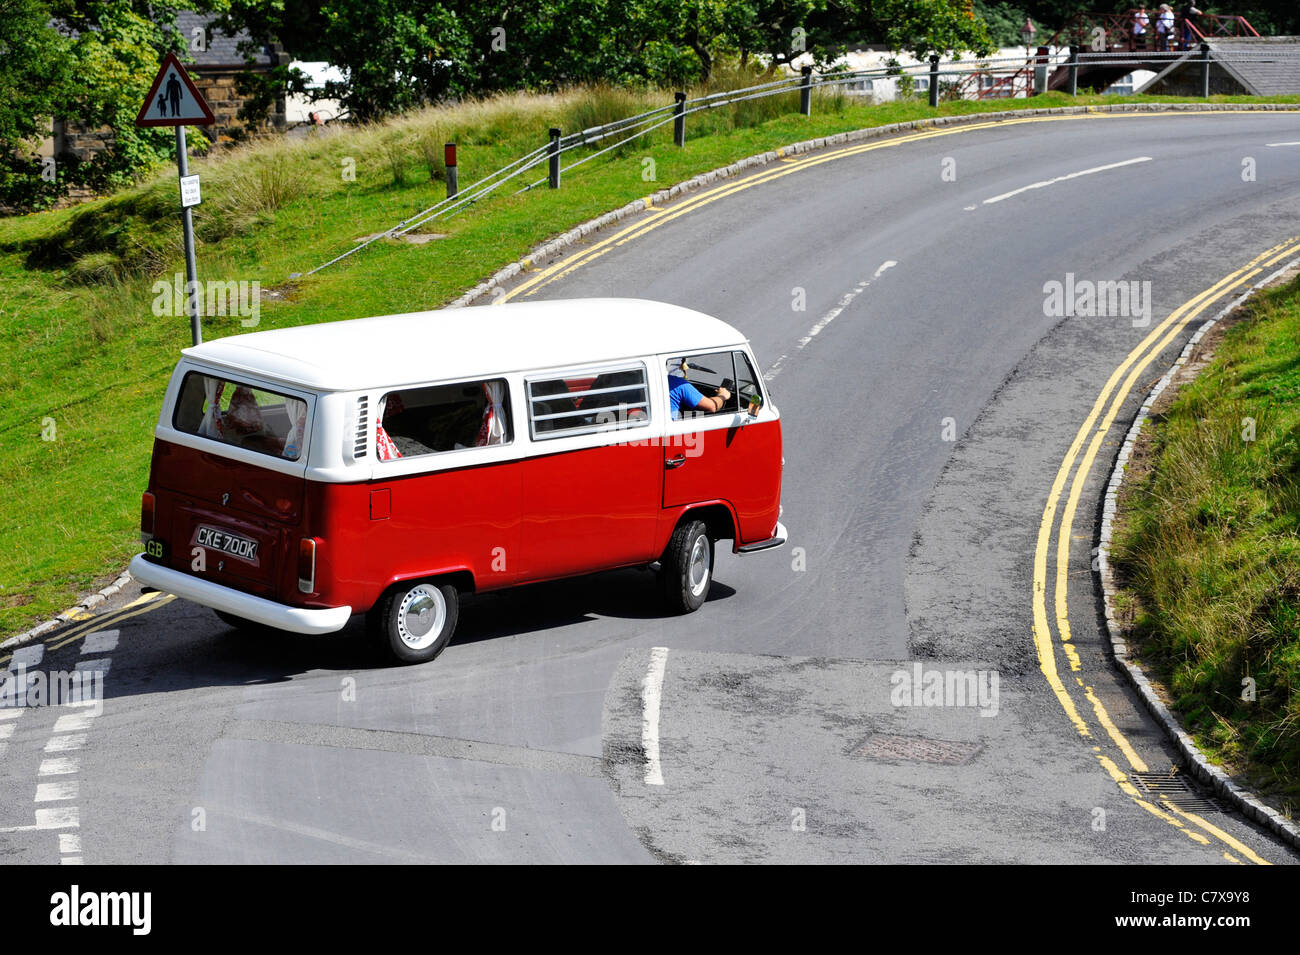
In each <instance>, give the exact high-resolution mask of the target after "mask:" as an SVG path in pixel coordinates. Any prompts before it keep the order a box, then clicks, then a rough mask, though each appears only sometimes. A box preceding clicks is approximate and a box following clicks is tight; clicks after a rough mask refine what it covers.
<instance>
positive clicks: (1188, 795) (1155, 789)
mask: <svg viewBox="0 0 1300 955" xmlns="http://www.w3.org/2000/svg"><path fill="white" fill-rule="evenodd" d="M1132 775H1133V778H1134V779H1135V780H1136V781H1137V784H1138V788H1139V789H1140V790H1142V792H1144V793H1146V794H1147V795H1149V796H1154V797H1155V798H1156V799H1158V800H1163V801H1164V802H1167V803H1169V805H1171V806H1173V807H1175V808H1176V809H1182V810H1183V811H1185V812H1219V807H1218V806H1217V805H1216V804H1215V803H1213V802H1211V801H1210V800H1209V799H1207V798H1206V797H1204V796H1202V795H1201V794H1200V793H1198V792H1196V791H1195V790H1194V789H1192V787H1191V786H1189V785H1188V784H1187V777H1186V776H1184V775H1183V774H1182V773H1180V772H1179V771H1178V769H1177V768H1176V767H1175V768H1174V769H1171V770H1169V771H1168V772H1165V773H1159V772H1155V773H1133V774H1132Z"/></svg>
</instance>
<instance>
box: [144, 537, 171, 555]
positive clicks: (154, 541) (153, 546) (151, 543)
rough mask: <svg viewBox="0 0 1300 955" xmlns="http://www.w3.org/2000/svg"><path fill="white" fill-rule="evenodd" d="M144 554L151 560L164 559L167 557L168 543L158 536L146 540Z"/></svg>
mask: <svg viewBox="0 0 1300 955" xmlns="http://www.w3.org/2000/svg"><path fill="white" fill-rule="evenodd" d="M144 554H145V556H146V557H148V558H149V559H150V560H163V559H165V558H166V557H167V545H166V544H165V543H163V542H162V541H160V540H159V539H158V538H156V537H151V538H149V540H147V541H145V545H144Z"/></svg>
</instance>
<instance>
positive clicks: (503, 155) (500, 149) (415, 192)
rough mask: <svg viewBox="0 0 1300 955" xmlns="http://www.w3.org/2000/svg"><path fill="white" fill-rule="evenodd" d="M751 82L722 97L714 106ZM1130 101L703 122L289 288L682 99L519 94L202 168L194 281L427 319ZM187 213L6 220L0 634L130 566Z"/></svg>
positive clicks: (758, 111)
mask: <svg viewBox="0 0 1300 955" xmlns="http://www.w3.org/2000/svg"><path fill="white" fill-rule="evenodd" d="M744 82H747V80H745V79H744V78H741V77H730V78H727V77H724V78H722V79H721V80H720V81H719V82H718V83H715V87H716V86H718V85H726V84H728V83H730V84H732V85H738V84H742V83H744ZM1225 99H1229V98H1225ZM1225 99H1220V100H1219V101H1225ZM1230 99H1231V100H1232V101H1243V102H1249V101H1251V100H1250V99H1249V98H1247V97H1238V98H1230ZM1134 100H1138V101H1154V100H1152V99H1151V98H1149V97H1135V98H1128V99H1126V100H1120V99H1117V98H1115V97H1107V96H1095V95H1089V96H1080V97H1078V98H1077V99H1074V100H1071V99H1070V98H1069V97H1067V96H1065V95H1064V94H1060V93H1053V94H1048V95H1046V96H1042V97H1038V98H1036V99H1034V100H1014V101H1000V102H987V103H977V102H970V101H962V102H952V103H945V104H943V105H942V106H941V107H940V108H939V109H937V110H932V109H930V108H929V107H928V106H927V105H926V104H925V103H924V102H919V101H911V102H898V103H889V104H881V105H877V106H871V105H863V104H860V103H856V102H853V101H852V100H851V98H849V97H845V96H833V95H826V96H822V95H818V96H817V97H816V99H815V103H814V107H813V115H812V116H811V117H804V116H800V115H798V114H797V113H796V112H794V110H795V107H796V104H797V100H795V99H794V97H793V96H791V95H785V96H781V97H772V98H769V99H767V100H760V101H755V102H752V103H748V104H745V105H743V106H738V107H736V108H720V109H715V110H710V111H708V112H705V113H701V114H696V115H692V116H691V117H689V118H688V121H687V143H686V146H685V147H684V148H680V149H679V148H676V147H674V146H673V145H672V133H671V127H670V126H667V127H664V128H661V129H659V130H657V131H655V133H653V134H652V135H650V136H648V137H646V138H644V139H643V140H638V141H637V142H635V143H633V144H629V145H628V146H626V147H624V148H622V149H619V150H617V151H614V152H612V153H610V154H608V155H606V156H603V157H601V158H599V159H596V160H593V161H592V162H590V163H587V164H586V165H584V166H582V167H581V168H580V169H578V170H575V171H573V172H572V173H570V174H566V177H565V181H564V186H563V188H561V189H559V190H548V189H546V188H541V189H537V190H533V191H532V192H529V193H526V194H524V195H520V196H515V197H511V196H509V195H508V194H507V192H508V190H505V189H503V190H501V194H499V195H494V197H492V198H490V199H488V200H485V201H484V202H481V203H479V204H477V205H475V206H474V207H472V208H470V209H469V210H467V211H465V212H463V213H461V214H459V215H457V216H455V217H454V218H452V219H450V220H445V221H439V222H436V223H433V224H431V225H430V226H429V229H430V230H431V231H437V232H441V233H446V234H447V237H446V238H445V239H440V240H436V241H433V242H430V243H427V244H424V245H412V244H409V243H405V242H396V241H387V240H385V241H381V242H377V243H375V244H374V245H372V246H371V247H369V248H367V249H365V250H364V251H362V252H360V253H358V254H356V255H354V256H352V257H351V258H349V259H347V260H345V261H344V262H342V263H339V264H338V265H336V266H333V267H331V268H330V269H328V270H326V271H324V272H322V273H320V274H318V275H316V276H312V277H310V278H306V279H301V280H296V281H293V282H290V281H289V280H288V278H287V277H288V276H289V274H290V273H294V272H306V271H307V270H308V269H310V268H312V267H314V266H316V265H318V264H320V263H322V262H324V261H326V260H327V259H329V258H332V257H333V256H334V255H336V254H338V253H340V252H342V251H344V250H346V249H348V248H350V247H351V246H352V245H353V244H354V241H355V240H356V239H357V238H359V237H361V236H364V235H369V234H373V233H376V232H381V231H384V230H386V229H388V228H390V227H392V226H393V225H394V224H396V223H397V222H398V221H400V220H402V219H404V218H406V217H408V216H410V215H412V214H413V213H415V212H417V211H418V210H420V209H422V208H424V207H426V206H429V205H431V204H433V203H434V202H435V201H437V200H438V199H439V198H441V197H442V196H443V195H445V186H444V185H443V182H442V181H441V180H442V177H443V176H445V171H444V170H443V169H442V164H441V144H442V143H443V142H444V141H451V140H454V141H456V142H457V143H458V144H459V146H460V181H461V183H462V185H468V184H469V183H472V182H473V181H474V180H475V179H477V178H479V177H481V176H483V175H485V174H487V173H488V172H491V171H492V170H494V169H497V168H499V167H500V166H503V165H505V164H506V163H508V162H510V161H511V160H513V159H514V158H515V157H517V156H519V155H521V154H523V153H526V152H528V151H530V150H532V149H533V148H535V147H536V146H538V145H540V144H542V143H544V142H545V141H546V130H547V128H548V127H550V126H559V127H560V128H562V129H564V130H565V131H574V130H578V129H582V128H587V127H589V126H591V125H594V124H596V123H600V122H604V121H608V120H610V119H614V118H618V117H621V116H624V115H627V114H629V113H633V112H638V111H640V110H643V109H646V108H649V107H651V106H658V105H661V104H663V103H666V102H671V96H670V94H667V93H664V92H661V91H630V90H623V89H615V88H611V87H597V88H594V89H579V90H572V91H568V92H564V93H560V94H555V95H546V96H541V95H523V94H515V95H508V96H501V97H496V98H493V99H491V100H486V101H482V102H470V103H466V104H462V105H460V106H456V107H453V108H449V109H430V110H425V111H422V112H420V113H416V114H412V115H410V116H407V117H403V118H400V119H398V120H395V121H393V122H390V123H387V124H383V125H376V126H370V127H362V128H343V129H339V130H328V131H325V132H323V133H320V134H318V135H315V136H312V137H310V138H307V139H305V140H286V139H270V140H267V141H263V142H258V143H253V144H251V145H249V146H245V147H239V148H237V149H235V150H233V151H230V152H227V153H223V154H220V155H216V156H213V157H211V158H207V159H199V160H196V161H194V162H192V163H191V172H198V173H200V174H201V175H202V177H203V196H204V202H203V205H201V206H200V207H198V209H196V210H195V229H196V232H197V235H198V240H199V244H198V266H199V278H200V280H201V281H210V280H221V281H240V280H244V281H249V282H251V281H253V280H257V281H259V282H260V283H261V284H262V287H263V288H264V289H275V290H276V291H277V292H278V293H279V295H278V297H277V298H275V299H274V300H267V301H264V302H263V303H262V310H261V324H260V326H259V327H260V328H277V327H283V326H290V325H300V324H308V323H312V322H321V321H336V320H339V319H348V318H357V317H361V316H365V315H378V314H385V313H392V312H404V311H414V310H419V309H428V308H435V307H438V306H439V305H442V304H445V303H446V302H447V301H449V300H451V299H452V298H455V297H456V296H458V295H459V294H461V293H462V292H463V291H464V290H465V289H467V288H469V287H471V286H473V285H475V284H477V283H478V282H479V281H481V280H482V279H483V278H484V277H486V276H487V275H489V274H491V273H492V272H493V271H495V270H496V269H497V268H499V267H501V266H503V265H505V264H507V263H508V262H510V261H513V260H515V259H517V258H519V257H521V256H523V255H524V254H525V253H526V252H527V251H528V250H529V249H530V248H532V247H534V246H535V245H537V244H539V243H541V242H543V241H545V240H546V239H547V238H548V237H550V236H553V235H555V234H557V233H559V232H562V231H564V230H566V229H568V228H570V227H572V226H573V225H576V224H577V223H580V222H582V221H584V220H586V219H589V218H592V217H594V216H596V215H599V214H601V213H603V212H606V211H608V210H610V209H613V208H616V207H618V206H620V205H622V204H624V203H626V202H629V201H631V200H632V199H635V198H638V197H641V196H644V195H646V194H648V193H650V192H653V191H655V190H657V189H659V188H663V187H665V186H668V185H671V184H673V183H675V182H680V181H682V180H684V179H688V178H690V177H691V176H693V175H696V174H698V173H701V172H705V171H707V170H709V169H713V168H716V167H718V166H722V165H725V164H727V163H729V162H733V161H735V160H737V159H741V158H743V157H745V156H749V155H752V154H754V153H758V152H763V151H766V150H769V149H773V148H775V147H777V146H781V145H786V144H789V143H793V142H797V141H800V140H804V139H810V138H815V137H818V136H824V135H829V134H832V133H837V132H843V131H846V130H851V129H858V128H862V127H867V126H876V125H884V124H888V123H893V122H902V121H909V120H914V119H920V118H923V117H928V116H935V115H954V114H973V113H980V112H988V111H992V110H1003V109H1025V108H1036V107H1046V106H1061V105H1068V104H1070V103H1102V102H1105V103H1114V102H1123V101H1134ZM1163 101H1165V102H1168V101H1170V100H1163ZM1189 101H1190V102H1196V101H1195V100H1189ZM1275 101H1276V100H1275ZM1281 101H1283V102H1300V97H1290V98H1283V99H1282V100H1281ZM646 157H650V158H653V159H654V160H655V166H656V169H655V172H656V176H655V181H654V182H647V181H645V180H643V178H642V172H643V169H644V168H645V167H644V166H643V163H642V160H643V159H644V158H646ZM349 168H353V169H355V179H353V180H348V179H346V178H345V176H344V171H345V170H346V169H349ZM541 175H544V171H543V170H539V171H538V176H539V177H540V176H541ZM176 205H177V187H176V181H175V173H174V170H173V171H163V172H161V173H159V175H158V176H157V177H155V178H153V179H151V180H149V181H146V182H144V183H142V184H140V185H138V186H136V187H134V188H132V189H129V190H126V191H125V192H122V193H120V194H118V195H116V196H112V197H109V198H104V199H100V200H97V201H94V202H91V203H87V204H85V205H82V206H78V207H76V208H72V209H62V210H56V211H52V212H47V213H41V214H36V215H30V216H23V217H14V218H8V219H0V481H3V484H4V488H5V491H6V493H5V495H4V496H3V498H2V499H0V634H9V633H13V632H16V631H19V630H22V629H24V628H25V627H27V626H30V625H31V624H32V623H34V622H36V621H39V620H41V619H45V618H48V617H49V616H51V615H52V614H54V613H57V612H59V611H61V610H63V609H66V608H67V607H68V606H70V605H71V604H72V603H73V602H74V601H75V599H76V598H77V596H78V595H80V594H83V593H85V592H86V591H87V590H89V589H91V587H92V585H93V584H95V583H96V582H98V581H100V580H102V579H104V578H106V577H110V576H114V575H116V574H117V573H118V572H119V571H120V570H121V568H122V567H123V565H124V564H125V561H126V560H127V558H128V557H129V555H130V554H132V553H133V552H134V550H135V549H136V547H137V522H138V507H139V495H140V492H141V490H142V489H143V488H144V486H145V483H146V478H147V473H148V463H149V454H150V448H151V439H150V434H151V430H152V425H153V423H154V420H155V418H156V414H157V408H158V405H159V402H160V399H161V397H162V393H163V390H164V388H165V386H166V383H167V378H168V374H169V372H170V370H171V368H172V366H173V364H174V363H175V361H176V358H177V352H178V350H179V349H180V348H182V347H184V346H186V345H188V344H189V326H188V321H187V319H185V318H183V317H180V318H176V317H156V316H155V315H154V314H153V313H152V310H151V303H152V301H153V294H152V292H151V291H150V289H151V286H152V284H153V282H154V281H155V280H158V279H160V278H161V279H162V280H164V281H170V280H171V278H172V276H173V275H174V274H175V273H176V272H177V271H180V270H182V269H183V265H182V261H181V248H180V246H181V241H180V227H179V223H178V218H177V210H176ZM204 329H205V335H206V337H208V338H216V337H220V336H224V335H231V334H237V333H239V332H241V331H244V330H245V329H242V328H240V326H239V324H238V318H235V317H209V318H207V319H206V320H205V322H204ZM46 418H51V419H53V422H54V427H55V429H56V430H55V432H54V434H53V437H54V440H51V441H46V440H43V439H42V422H43V420H44V419H46Z"/></svg>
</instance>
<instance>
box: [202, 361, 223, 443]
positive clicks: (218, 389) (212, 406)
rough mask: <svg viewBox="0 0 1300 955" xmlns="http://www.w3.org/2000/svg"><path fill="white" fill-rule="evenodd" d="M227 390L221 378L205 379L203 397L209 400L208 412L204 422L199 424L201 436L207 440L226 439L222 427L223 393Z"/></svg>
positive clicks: (205, 414)
mask: <svg viewBox="0 0 1300 955" xmlns="http://www.w3.org/2000/svg"><path fill="white" fill-rule="evenodd" d="M225 390H226V383H225V382H224V381H221V380H220V379H219V378H209V377H207V376H204V378H203V396H204V398H205V399H206V400H207V405H208V410H207V411H205V412H203V420H202V421H200V422H199V434H201V435H203V436H204V437H205V438H216V439H217V440H221V439H222V437H224V433H225V432H224V429H223V428H222V427H221V393H222V392H223V391H225Z"/></svg>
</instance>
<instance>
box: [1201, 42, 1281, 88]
mask: <svg viewBox="0 0 1300 955" xmlns="http://www.w3.org/2000/svg"><path fill="white" fill-rule="evenodd" d="M1207 42H1208V43H1209V44H1210V56H1211V58H1212V59H1218V60H1219V65H1220V66H1222V67H1223V68H1224V70H1226V71H1227V72H1228V73H1229V74H1231V75H1232V76H1233V77H1235V78H1236V79H1237V81H1238V82H1239V83H1241V85H1242V86H1244V87H1246V89H1248V90H1249V91H1250V92H1251V93H1253V94H1254V95H1255V96H1274V95H1279V94H1285V93H1300V37H1294V36H1266V37H1263V36H1262V37H1253V36H1252V37H1220V38H1218V39H1211V40H1209V41H1207ZM1273 52H1276V53H1278V54H1279V56H1277V57H1276V58H1275V59H1270V60H1255V61H1242V60H1237V61H1235V62H1230V61H1228V60H1226V59H1222V58H1219V57H1215V56H1214V54H1215V53H1228V54H1229V55H1231V54H1232V53H1251V54H1260V53H1273Z"/></svg>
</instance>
